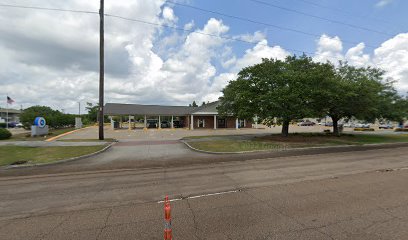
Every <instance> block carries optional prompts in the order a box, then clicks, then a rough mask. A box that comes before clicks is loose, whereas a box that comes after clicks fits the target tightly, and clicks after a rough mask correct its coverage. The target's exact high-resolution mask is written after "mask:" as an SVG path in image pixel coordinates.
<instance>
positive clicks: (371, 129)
mask: <svg viewBox="0 0 408 240" xmlns="http://www.w3.org/2000/svg"><path fill="white" fill-rule="evenodd" d="M354 131H369V132H372V131H374V128H354Z"/></svg>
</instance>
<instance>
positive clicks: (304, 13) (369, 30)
mask: <svg viewBox="0 0 408 240" xmlns="http://www.w3.org/2000/svg"><path fill="white" fill-rule="evenodd" d="M248 1H251V2H254V3H258V4H262V5H265V6H269V7H272V8H277V9H280V10H284V11H287V12H293V13H297V14H300V15H304V16H308V17H312V18H316V19H319V20H323V21H326V22H330V23H335V24H340V25H344V26H348V27H351V28H355V29H360V30H364V31H367V32H373V33H377V34H381V35H385V36H388V37H392V36H393V35H392V34H389V33H386V32H382V31H378V30H375V29H371V28H366V27H361V26H358V25H354V24H350V23H345V22H341V21H337V20H333V19H329V18H325V17H320V16H317V15H313V14H310V13H306V12H302V11H298V10H295V9H290V8H286V7H281V6H278V5H275V4H272V3H268V2H264V1H260V0H248Z"/></svg>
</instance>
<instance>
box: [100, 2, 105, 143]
mask: <svg viewBox="0 0 408 240" xmlns="http://www.w3.org/2000/svg"><path fill="white" fill-rule="evenodd" d="M99 18H100V24H99V140H104V134H103V98H104V96H103V95H104V73H105V64H104V0H101V8H100V9H99Z"/></svg>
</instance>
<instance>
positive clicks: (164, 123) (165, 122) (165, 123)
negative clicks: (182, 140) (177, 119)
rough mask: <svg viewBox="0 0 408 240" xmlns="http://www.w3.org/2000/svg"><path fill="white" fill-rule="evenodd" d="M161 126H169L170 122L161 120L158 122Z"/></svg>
mask: <svg viewBox="0 0 408 240" xmlns="http://www.w3.org/2000/svg"><path fill="white" fill-rule="evenodd" d="M160 127H161V128H169V127H170V122H169V121H162V122H161V124H160Z"/></svg>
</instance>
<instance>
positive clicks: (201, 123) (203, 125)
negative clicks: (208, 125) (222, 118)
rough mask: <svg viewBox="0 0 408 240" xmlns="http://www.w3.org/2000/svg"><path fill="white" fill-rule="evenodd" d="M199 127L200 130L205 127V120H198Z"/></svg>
mask: <svg viewBox="0 0 408 240" xmlns="http://www.w3.org/2000/svg"><path fill="white" fill-rule="evenodd" d="M197 127H199V128H203V127H205V120H204V119H198V120H197Z"/></svg>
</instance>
